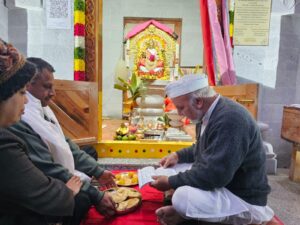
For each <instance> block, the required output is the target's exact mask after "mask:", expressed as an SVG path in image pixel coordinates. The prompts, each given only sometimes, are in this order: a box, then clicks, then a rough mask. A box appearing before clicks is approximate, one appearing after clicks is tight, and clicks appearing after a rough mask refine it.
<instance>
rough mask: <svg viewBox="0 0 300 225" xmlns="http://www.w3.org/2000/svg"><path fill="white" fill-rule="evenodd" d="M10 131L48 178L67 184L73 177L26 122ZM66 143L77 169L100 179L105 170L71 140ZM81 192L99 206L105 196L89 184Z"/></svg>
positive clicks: (10, 128)
mask: <svg viewBox="0 0 300 225" xmlns="http://www.w3.org/2000/svg"><path fill="white" fill-rule="evenodd" d="M8 129H9V130H10V131H11V132H12V133H14V134H15V135H16V136H18V137H19V138H21V139H22V140H23V141H24V142H25V143H26V145H27V147H28V153H29V157H30V159H31V160H32V162H33V163H34V164H35V166H36V167H38V168H39V169H40V170H41V171H43V172H44V173H45V174H46V175H47V176H50V177H54V178H57V179H59V180H61V181H63V182H65V183H66V182H67V181H68V180H69V179H70V178H71V177H72V174H71V173H70V172H69V170H68V169H66V168H65V167H63V166H62V165H60V164H58V163H55V162H54V160H53V158H52V156H51V153H50V152H49V149H48V147H47V146H46V144H45V143H44V142H43V140H42V139H41V137H40V136H39V135H38V134H37V133H36V132H35V131H34V130H33V129H32V128H31V127H30V126H29V125H28V124H27V123H26V122H24V121H22V120H21V121H20V122H18V123H16V124H14V125H13V126H11V127H9V128H8ZM66 141H67V142H68V144H69V146H70V149H71V151H72V154H73V157H74V163H75V169H76V170H78V171H82V172H84V173H85V174H87V175H89V176H94V177H96V178H98V177H100V176H101V175H102V173H103V171H104V169H102V168H101V167H100V165H99V164H98V163H97V162H96V161H95V160H94V159H93V158H92V157H91V156H89V155H88V154H86V153H85V152H84V151H81V150H80V149H79V147H78V145H76V144H75V143H73V142H72V141H71V140H70V139H69V138H66ZM81 191H83V192H85V193H87V194H88V196H89V198H90V200H91V202H92V203H93V204H94V205H98V204H99V202H100V201H101V199H102V197H103V195H104V193H103V192H100V191H99V190H98V189H96V188H94V187H93V186H92V185H91V184H90V183H89V182H84V184H83V185H82V187H81Z"/></svg>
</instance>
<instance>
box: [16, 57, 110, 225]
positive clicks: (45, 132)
mask: <svg viewBox="0 0 300 225" xmlns="http://www.w3.org/2000/svg"><path fill="white" fill-rule="evenodd" d="M27 60H28V61H29V62H32V63H33V64H35V65H36V67H37V70H38V72H37V75H36V76H35V77H34V79H33V80H32V81H31V82H30V84H29V85H28V87H27V90H28V93H27V97H28V100H29V102H28V104H27V105H26V107H25V113H24V115H23V116H22V120H21V122H19V123H17V124H15V125H14V126H13V127H11V129H10V130H11V131H12V132H13V133H14V134H16V135H17V136H19V137H20V138H21V139H22V140H24V141H25V142H26V144H27V146H28V149H29V157H30V158H31V160H32V161H33V163H34V164H35V165H36V166H37V167H38V168H39V169H40V170H42V171H43V172H44V173H45V174H46V175H47V176H50V177H54V178H57V179H60V180H62V181H63V182H65V183H66V182H67V181H68V180H69V179H70V178H71V177H72V176H73V174H75V175H77V176H79V177H80V178H81V180H82V181H83V182H84V183H83V185H82V188H81V191H80V192H79V194H78V196H79V197H78V199H75V208H76V207H77V210H75V212H74V219H73V223H72V224H80V221H81V219H82V218H83V217H84V215H85V214H86V212H87V210H88V209H89V208H90V206H91V204H94V205H95V206H96V209H97V210H98V211H99V212H100V213H101V214H103V215H106V216H110V215H113V214H114V212H115V205H114V203H113V201H112V199H111V197H110V196H109V195H108V194H107V193H103V192H100V191H99V190H98V189H96V188H95V187H93V186H92V185H91V184H90V177H92V176H93V177H95V178H97V179H98V181H99V183H100V184H101V185H106V186H108V187H110V186H114V185H115V182H114V179H113V178H114V175H113V174H112V173H111V172H110V171H107V170H104V169H102V168H101V167H100V165H99V164H98V163H97V162H96V161H95V159H94V158H93V157H91V156H89V155H88V154H86V153H85V152H84V151H81V150H80V149H79V147H78V146H77V145H76V144H75V143H73V142H72V141H71V140H70V139H68V138H66V137H65V136H64V134H63V131H62V129H61V127H60V125H59V122H58V121H57V119H56V117H55V115H54V113H53V112H52V110H51V109H50V107H49V106H48V104H49V101H50V99H51V98H52V97H53V96H54V95H55V91H54V86H53V82H54V77H53V72H54V69H53V67H52V66H51V65H50V64H49V63H47V62H46V61H44V60H42V59H40V58H28V59H27ZM76 200H77V201H76Z"/></svg>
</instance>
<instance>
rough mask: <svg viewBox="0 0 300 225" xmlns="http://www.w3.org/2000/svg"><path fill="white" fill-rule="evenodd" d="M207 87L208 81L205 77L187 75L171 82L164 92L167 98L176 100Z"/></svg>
mask: <svg viewBox="0 0 300 225" xmlns="http://www.w3.org/2000/svg"><path fill="white" fill-rule="evenodd" d="M207 86H208V79H207V77H206V75H204V74H203V75H195V74H189V75H185V76H183V77H182V78H180V79H179V80H176V81H172V82H171V83H169V84H168V85H167V86H166V88H165V90H166V94H167V95H168V97H169V98H176V97H178V96H181V95H186V94H188V93H191V92H194V91H196V90H199V89H201V88H204V87H207Z"/></svg>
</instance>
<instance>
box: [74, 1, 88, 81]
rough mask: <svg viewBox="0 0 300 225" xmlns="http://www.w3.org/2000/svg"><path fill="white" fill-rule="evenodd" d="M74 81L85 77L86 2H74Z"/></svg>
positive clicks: (82, 79)
mask: <svg viewBox="0 0 300 225" xmlns="http://www.w3.org/2000/svg"><path fill="white" fill-rule="evenodd" d="M74 43H75V44H74V80H81V81H84V80H85V79H86V76H85V0H75V1H74Z"/></svg>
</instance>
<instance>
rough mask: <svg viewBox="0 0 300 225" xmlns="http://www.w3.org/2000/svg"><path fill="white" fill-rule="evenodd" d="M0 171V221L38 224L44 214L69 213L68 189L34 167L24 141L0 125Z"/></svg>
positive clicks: (5, 224)
mask: <svg viewBox="0 0 300 225" xmlns="http://www.w3.org/2000/svg"><path fill="white" fill-rule="evenodd" d="M0 171H1V172H0V180H1V183H0V225H10V224H15V225H17V224H18V225H19V224H28V223H26V222H30V223H32V224H41V225H42V224H44V222H46V217H48V216H49V217H51V216H58V217H60V216H72V213H73V208H74V197H73V193H72V191H71V190H70V189H69V188H67V187H66V185H65V184H64V183H63V182H61V181H60V180H57V179H54V178H50V177H47V176H45V174H44V173H43V172H42V171H40V170H39V169H38V168H36V167H35V166H34V164H33V163H32V162H31V161H30V159H29V158H28V155H27V149H26V145H25V143H24V142H23V141H22V140H20V139H19V138H18V137H16V136H15V135H14V134H12V133H11V132H9V131H8V130H6V129H3V128H0Z"/></svg>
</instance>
